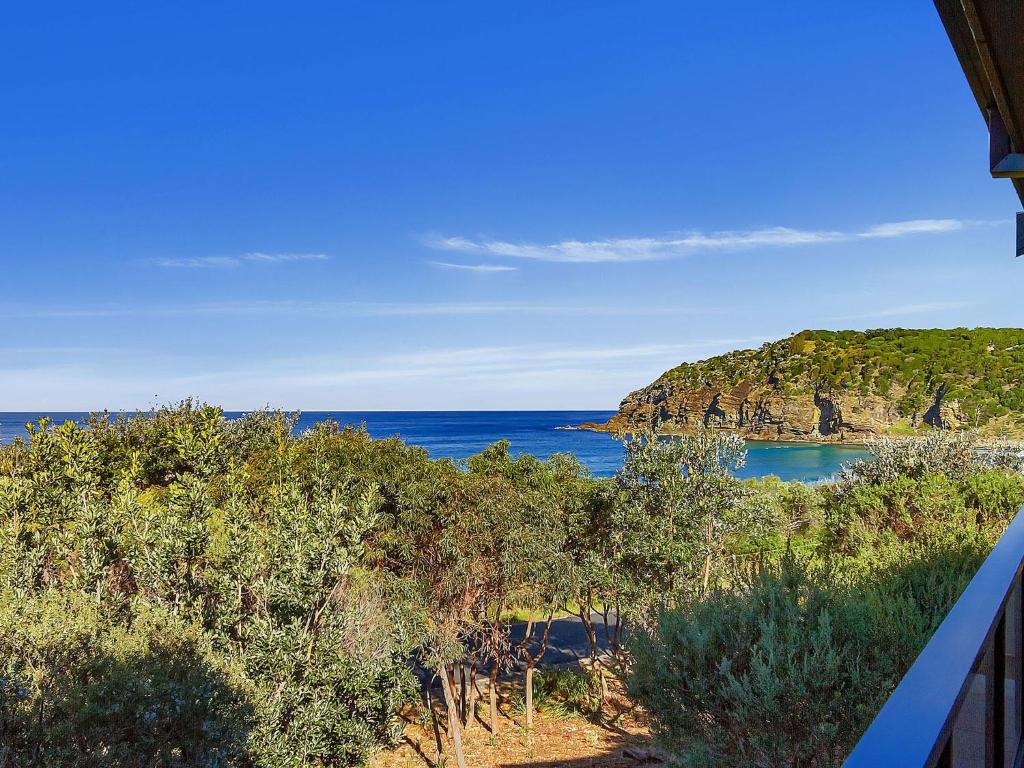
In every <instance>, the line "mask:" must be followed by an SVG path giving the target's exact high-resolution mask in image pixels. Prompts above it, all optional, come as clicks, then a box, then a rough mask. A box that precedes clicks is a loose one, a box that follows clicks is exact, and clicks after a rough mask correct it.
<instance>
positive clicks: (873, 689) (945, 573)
mask: <svg viewBox="0 0 1024 768" xmlns="http://www.w3.org/2000/svg"><path fill="white" fill-rule="evenodd" d="M986 551H987V542H986V540H985V539H984V538H983V537H981V536H974V537H972V538H970V539H969V540H968V541H963V540H952V539H950V540H948V541H944V542H941V543H939V542H933V543H930V544H929V545H927V546H916V545H915V546H910V547H907V546H906V545H904V546H903V547H901V548H899V549H898V551H892V552H889V553H888V555H887V558H886V562H884V563H883V564H875V565H873V566H864V567H847V566H839V565H836V564H831V565H824V564H821V563H815V562H812V561H808V560H803V559H798V558H795V557H793V556H792V555H789V556H786V557H784V558H782V560H781V561H779V562H775V563H769V564H767V565H766V566H765V567H763V568H761V569H759V570H757V571H756V572H755V573H754V574H753V575H752V576H748V577H745V578H744V577H740V578H741V582H740V584H741V586H739V587H738V588H734V589H731V590H728V591H726V590H720V591H716V592H715V593H714V594H712V595H711V596H709V597H708V598H707V599H705V600H701V601H698V602H695V603H693V604H692V605H690V606H686V607H685V608H680V609H675V610H671V611H667V612H665V613H663V614H661V616H660V617H659V621H658V623H657V626H656V629H655V630H654V631H653V632H651V633H644V632H640V633H638V635H637V636H636V637H635V639H634V641H633V644H632V649H633V652H634V660H635V668H634V672H633V675H632V678H631V691H632V693H633V694H634V695H635V696H637V697H638V698H639V700H640V701H641V702H643V703H644V704H645V705H646V706H647V708H648V710H649V711H650V712H651V714H652V718H653V720H654V723H655V726H656V730H657V733H658V736H659V738H660V739H661V741H662V743H663V744H664V745H665V746H666V747H667V748H668V749H669V750H671V751H672V752H673V753H675V754H676V755H677V756H678V757H679V759H680V762H681V764H682V765H685V766H693V767H694V768H696V767H697V766H708V767H709V768H710V766H722V767H726V766H735V767H736V768H741V767H742V768H749V767H752V766H758V767H761V768H782V767H783V766H792V768H803V767H805V766H837V765H840V764H841V763H842V761H843V759H844V758H845V756H846V754H847V752H848V750H849V749H850V748H851V747H852V745H853V744H854V743H855V742H856V740H857V738H859V736H860V734H861V733H862V732H863V730H864V728H865V727H866V726H867V725H868V723H870V721H871V720H872V718H873V717H874V715H875V714H876V712H877V711H878V709H879V707H880V706H881V704H882V703H883V702H884V700H885V697H886V696H887V695H888V693H889V692H890V691H891V690H892V688H893V687H894V686H895V684H896V682H897V681H898V679H899V677H900V676H901V675H902V674H903V673H904V672H905V671H906V669H907V668H908V667H909V665H910V663H911V662H912V661H913V659H914V658H915V657H916V655H917V653H918V652H919V651H920V649H921V648H922V647H923V645H924V644H925V642H927V639H928V638H929V637H930V636H931V634H932V632H934V630H935V628H936V627H937V626H938V624H939V623H940V622H941V620H942V618H943V617H944V616H945V614H946V612H947V611H948V610H949V608H950V607H951V606H952V604H953V602H955V601H956V598H957V597H958V596H959V594H960V592H961V591H962V590H963V588H964V586H966V584H967V582H968V581H969V580H970V578H971V576H972V575H973V574H974V571H975V570H976V569H977V566H978V564H979V563H980V561H981V559H982V558H983V557H984V553H985V552H986Z"/></svg>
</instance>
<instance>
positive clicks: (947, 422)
mask: <svg viewBox="0 0 1024 768" xmlns="http://www.w3.org/2000/svg"><path fill="white" fill-rule="evenodd" d="M896 402H897V400H896V399H889V398H883V397H879V396H877V395H862V394H859V393H855V392H843V391H839V390H836V389H833V388H828V389H818V390H812V391H789V392H787V391H786V390H785V389H783V388H781V387H779V386H775V385H772V384H771V383H769V382H767V381H760V382H758V381H751V380H750V379H742V380H740V381H738V382H736V383H735V384H733V385H731V386H716V385H715V384H712V383H707V384H705V385H704V386H700V387H697V388H688V387H681V386H679V385H678V384H675V383H672V382H660V381H659V382H655V383H654V384H651V385H650V386H648V387H644V388H643V389H640V390H638V391H636V392H633V393H632V394H630V395H628V396H627V397H626V398H625V399H624V400H623V401H622V404H621V405H620V406H619V413H618V414H617V415H616V416H615V417H613V418H612V420H611V421H610V422H609V423H608V428H609V429H611V430H613V431H616V432H634V431H637V430H638V429H644V428H651V427H657V428H659V429H661V430H664V431H667V432H686V431H688V430H691V429H693V428H694V427H695V426H697V425H701V424H704V425H715V426H720V427H725V428H727V429H734V430H737V431H738V432H741V433H742V434H743V435H744V436H746V437H750V438H754V439H762V440H825V441H853V442H856V441H858V440H863V439H865V438H868V437H872V436H877V435H882V434H886V433H888V432H890V431H892V430H893V429H894V428H896V427H897V426H898V425H907V426H909V427H911V428H915V427H919V426H922V425H928V426H933V427H939V428H944V429H950V428H956V427H958V426H960V425H961V424H962V422H963V420H964V419H963V414H962V413H961V411H960V407H959V403H958V402H956V401H955V400H953V401H947V400H946V399H945V398H944V396H943V393H942V392H941V391H936V392H935V396H934V398H933V399H932V400H931V402H930V403H929V406H928V408H927V409H921V410H919V411H917V412H911V413H910V414H909V415H907V416H904V415H903V414H901V413H900V412H899V410H898V408H897V406H896Z"/></svg>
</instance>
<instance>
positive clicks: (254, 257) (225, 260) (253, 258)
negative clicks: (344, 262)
mask: <svg viewBox="0 0 1024 768" xmlns="http://www.w3.org/2000/svg"><path fill="white" fill-rule="evenodd" d="M329 258H330V256H328V255H327V254H325V253H263V252H261V251H253V252H252V253H243V254H242V255H240V256H186V257H182V258H159V259H153V263H154V264H156V265H157V266H158V267H168V268H171V269H233V268H235V267H240V266H242V265H243V264H253V263H256V264H280V263H283V262H293V261H326V260H327V259H329Z"/></svg>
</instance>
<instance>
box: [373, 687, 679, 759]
mask: <svg viewBox="0 0 1024 768" xmlns="http://www.w3.org/2000/svg"><path fill="white" fill-rule="evenodd" d="M510 694H512V690H511V689H510V687H509V686H507V685H501V686H499V709H500V711H501V715H500V717H499V725H498V735H497V736H492V735H491V733H490V731H489V730H488V728H487V725H486V723H485V720H486V715H487V708H486V701H485V702H484V703H483V705H482V706H481V707H480V708H479V709H478V712H479V714H480V715H481V717H483V719H482V720H481V719H477V720H476V721H475V722H474V723H473V724H472V725H471V726H470V727H469V728H468V729H466V731H465V734H464V737H463V744H464V749H465V754H466V764H467V766H468V768H636V767H637V766H644V765H646V766H657V765H659V764H660V763H661V761H660V760H659V759H658V758H657V757H656V755H657V754H658V753H657V751H656V750H655V749H654V747H653V746H652V745H651V737H650V731H649V729H648V726H647V723H646V720H645V718H644V716H643V713H642V712H640V711H639V710H638V709H637V708H636V707H634V706H633V704H632V703H631V702H630V701H629V700H628V699H627V698H626V697H625V695H624V694H623V692H622V689H621V686H618V685H613V686H612V689H611V695H610V696H609V698H608V701H607V702H606V703H605V706H604V709H603V711H602V713H601V717H600V722H596V721H594V722H592V721H590V720H587V719H585V718H584V717H583V716H581V715H553V714H550V713H546V712H538V713H537V714H536V715H535V716H534V726H533V732H532V733H530V732H529V731H527V729H526V727H525V722H524V715H523V714H522V713H521V712H518V711H514V708H513V707H512V706H511V705H510ZM437 712H438V719H439V722H441V723H444V722H446V720H445V718H446V715H445V713H444V711H443V710H441V709H438V710H437ZM423 715H424V713H423V711H422V710H419V711H410V712H408V713H406V720H407V721H408V725H407V726H406V729H405V743H403V744H402V745H401V746H399V747H398V748H397V749H395V750H392V751H388V752H384V753H381V754H378V755H377V756H376V757H375V758H373V759H372V760H371V761H370V768H454V766H455V755H454V752H453V751H452V748H451V744H450V742H449V741H448V739H447V738H445V737H444V734H443V730H442V738H443V739H444V749H445V753H444V754H443V755H442V756H441V757H440V758H438V755H437V747H436V744H435V740H434V735H433V730H432V728H431V726H430V722H429V719H428V718H424V717H423ZM423 720H426V721H427V722H426V723H423Z"/></svg>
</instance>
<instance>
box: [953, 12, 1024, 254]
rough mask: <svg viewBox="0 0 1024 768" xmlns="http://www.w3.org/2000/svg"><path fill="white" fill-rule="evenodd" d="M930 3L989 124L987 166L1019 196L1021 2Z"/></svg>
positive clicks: (1023, 157)
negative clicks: (1011, 186) (1005, 180)
mask: <svg viewBox="0 0 1024 768" xmlns="http://www.w3.org/2000/svg"><path fill="white" fill-rule="evenodd" d="M935 7H936V9H938V12H939V16H941V17H942V23H943V24H944V25H945V27H946V33H947V34H948V35H949V40H950V42H951V43H952V44H953V50H954V51H955V52H956V55H957V58H958V59H960V65H961V66H962V67H963V70H964V74H965V75H967V82H968V83H969V84H970V86H971V91H972V92H973V93H974V99H975V101H977V102H978V108H979V109H980V110H981V114H982V117H983V118H984V119H985V122H986V123H987V125H988V127H989V150H990V151H989V170H990V172H991V173H992V175H993V176H994V177H996V178H1009V179H1011V180H1012V182H1013V185H1014V187H1015V188H1016V189H1017V195H1018V196H1019V197H1020V199H1021V201H1022V202H1024V2H1021V0H935ZM1018 221H1019V219H1018ZM1020 236H1021V233H1020V230H1019V229H1018V238H1020ZM1022 245H1024V244H1022V243H1020V242H1018V251H1020V250H1021V246H1022ZM1017 255H1018V256H1019V255H1021V254H1020V253H1018V254H1017Z"/></svg>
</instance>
